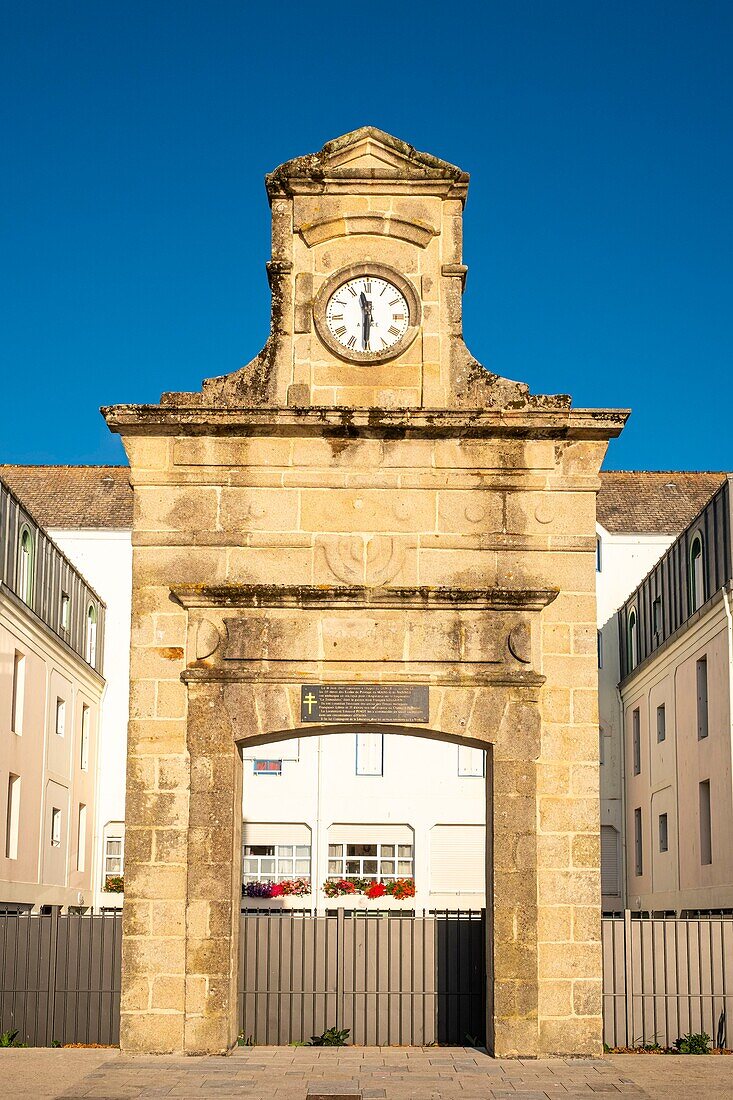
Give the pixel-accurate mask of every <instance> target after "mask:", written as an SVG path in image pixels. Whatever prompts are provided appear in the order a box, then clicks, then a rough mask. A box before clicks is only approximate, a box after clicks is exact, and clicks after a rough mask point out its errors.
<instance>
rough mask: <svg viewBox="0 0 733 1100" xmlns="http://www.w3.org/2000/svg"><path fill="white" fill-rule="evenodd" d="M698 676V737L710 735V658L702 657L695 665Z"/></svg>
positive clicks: (699, 738)
mask: <svg viewBox="0 0 733 1100" xmlns="http://www.w3.org/2000/svg"><path fill="white" fill-rule="evenodd" d="M695 673H696V678H697V739H698V741H702V739H703V737H707V735H708V659H707V657H701V658H700V660H699V661H697V663H696V665H695Z"/></svg>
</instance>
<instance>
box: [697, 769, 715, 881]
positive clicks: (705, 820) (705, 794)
mask: <svg viewBox="0 0 733 1100" xmlns="http://www.w3.org/2000/svg"><path fill="white" fill-rule="evenodd" d="M700 862H701V863H704V864H705V863H712V862H713V834H712V822H711V818H710V780H709V779H706V780H705V781H704V782H703V783H701V784H700Z"/></svg>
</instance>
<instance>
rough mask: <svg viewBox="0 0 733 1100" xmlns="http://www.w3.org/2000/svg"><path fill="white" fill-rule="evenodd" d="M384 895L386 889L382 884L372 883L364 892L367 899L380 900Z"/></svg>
mask: <svg viewBox="0 0 733 1100" xmlns="http://www.w3.org/2000/svg"><path fill="white" fill-rule="evenodd" d="M386 893H387V888H386V886H385V885H384V883H383V882H373V883H372V884H371V886H369V887H367V890H366V896H367V897H368V898H382V897H384V895H385V894H386Z"/></svg>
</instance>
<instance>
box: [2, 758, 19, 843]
mask: <svg viewBox="0 0 733 1100" xmlns="http://www.w3.org/2000/svg"><path fill="white" fill-rule="evenodd" d="M5 826H6V828H5V858H6V859H17V858H18V839H19V836H20V776H19V775H13V773H12V772H11V773H10V775H9V776H8V811H7V820H6V822H5Z"/></svg>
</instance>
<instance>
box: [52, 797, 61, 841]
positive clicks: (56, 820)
mask: <svg viewBox="0 0 733 1100" xmlns="http://www.w3.org/2000/svg"><path fill="white" fill-rule="evenodd" d="M51 847H52V848H60V847H61V810H59V809H58V807H56V806H54V807H53V808H52V809H51Z"/></svg>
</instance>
